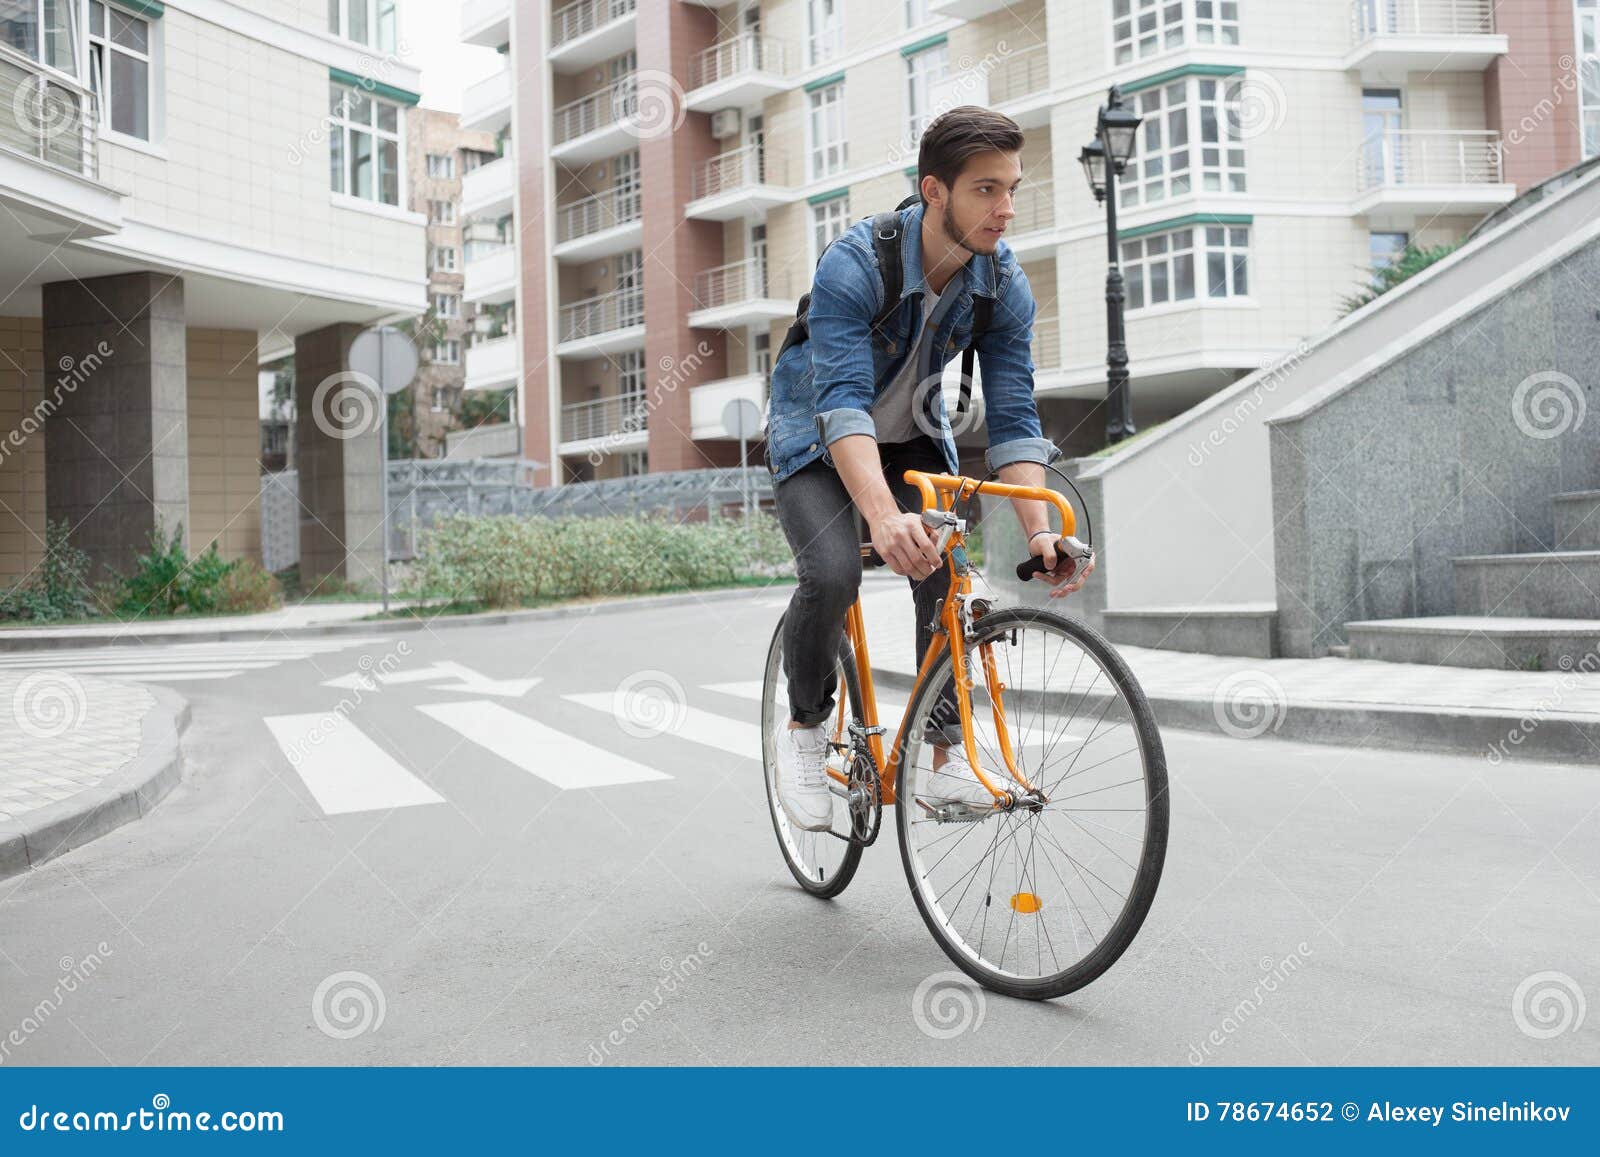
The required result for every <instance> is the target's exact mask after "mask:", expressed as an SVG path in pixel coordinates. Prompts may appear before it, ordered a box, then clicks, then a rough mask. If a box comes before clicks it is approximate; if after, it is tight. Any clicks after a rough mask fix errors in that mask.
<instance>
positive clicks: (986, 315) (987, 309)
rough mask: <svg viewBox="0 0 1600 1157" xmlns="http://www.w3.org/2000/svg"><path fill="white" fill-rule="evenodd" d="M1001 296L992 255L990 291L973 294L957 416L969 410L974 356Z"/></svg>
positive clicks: (963, 357)
mask: <svg viewBox="0 0 1600 1157" xmlns="http://www.w3.org/2000/svg"><path fill="white" fill-rule="evenodd" d="M999 296H1000V289H999V273H998V272H997V271H996V269H995V260H994V258H993V257H992V256H991V257H990V258H989V292H988V293H986V294H984V293H975V294H973V295H972V340H971V341H969V342H968V343H967V348H966V349H964V350H962V351H961V398H960V401H958V402H957V403H956V416H957V417H960V416H961V415H962V414H965V413H966V412H967V405H968V403H969V402H971V401H972V362H973V358H974V356H975V355H976V354H977V351H978V339H979V338H981V337H983V335H984V334H986V333H988V332H989V326H990V324H991V323H992V322H993V321H994V303H995V299H996V298H997V297H999Z"/></svg>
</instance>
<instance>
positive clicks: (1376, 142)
mask: <svg viewBox="0 0 1600 1157" xmlns="http://www.w3.org/2000/svg"><path fill="white" fill-rule="evenodd" d="M1501 161H1502V157H1501V152H1500V134H1499V133H1497V132H1492V131H1481V132H1476V131H1475V132H1430V131H1418V132H1409V131H1404V130H1399V129H1396V130H1394V131H1392V132H1387V133H1383V134H1380V135H1377V136H1372V137H1369V138H1367V140H1366V142H1365V143H1364V144H1363V145H1362V149H1361V161H1360V173H1359V176H1360V190H1361V192H1363V193H1365V192H1368V191H1370V190H1372V189H1380V188H1405V187H1415V186H1421V185H1498V184H1500V183H1501Z"/></svg>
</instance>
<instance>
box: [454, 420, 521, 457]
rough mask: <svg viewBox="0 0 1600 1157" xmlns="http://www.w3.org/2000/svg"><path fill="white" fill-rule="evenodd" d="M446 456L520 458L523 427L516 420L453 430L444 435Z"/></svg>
mask: <svg viewBox="0 0 1600 1157" xmlns="http://www.w3.org/2000/svg"><path fill="white" fill-rule="evenodd" d="M444 456H445V457H446V458H520V457H522V427H521V426H519V425H517V424H516V423H515V422H495V423H492V424H491V425H487V426H472V427H470V428H468V429H465V430H451V431H450V432H449V433H447V434H446V435H445V436H444Z"/></svg>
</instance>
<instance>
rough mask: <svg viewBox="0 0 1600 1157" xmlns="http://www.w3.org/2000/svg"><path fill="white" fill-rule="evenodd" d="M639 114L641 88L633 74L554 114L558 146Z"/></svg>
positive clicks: (570, 102)
mask: <svg viewBox="0 0 1600 1157" xmlns="http://www.w3.org/2000/svg"><path fill="white" fill-rule="evenodd" d="M638 111H639V84H638V81H637V80H636V79H635V78H634V77H633V75H632V74H629V75H628V76H625V77H623V78H622V79H621V80H619V81H615V82H613V83H612V84H608V85H606V86H605V87H604V88H601V89H596V90H595V91H594V92H591V93H590V94H589V95H587V96H580V97H579V98H578V99H577V100H574V101H569V102H568V103H566V104H564V105H561V106H560V107H559V108H557V109H556V111H555V126H556V144H558V145H561V144H565V143H566V142H568V141H572V140H577V139H578V138H579V137H581V136H584V135H586V134H588V133H592V132H594V131H595V130H596V129H601V128H604V127H605V126H606V125H610V124H616V123H617V122H618V121H620V120H625V119H627V118H628V117H630V116H632V115H633V114H634V113H636V112H638Z"/></svg>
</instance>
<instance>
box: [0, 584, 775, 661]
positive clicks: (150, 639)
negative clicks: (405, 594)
mask: <svg viewBox="0 0 1600 1157" xmlns="http://www.w3.org/2000/svg"><path fill="white" fill-rule="evenodd" d="M793 587H794V582H793V580H782V581H777V582H774V583H773V584H772V585H771V587H713V588H711V589H709V590H703V591H679V592H676V593H673V594H668V595H641V596H640V597H638V598H619V599H606V600H603V601H601V602H597V603H563V604H561V605H560V606H554V607H535V608H533V609H531V610H525V611H483V612H480V613H478V614H471V615H438V616H436V617H435V618H431V619H371V620H368V619H347V620H344V621H342V622H333V623H308V624H305V625H304V626H292V627H291V626H285V627H239V628H235V629H233V630H229V629H228V628H227V627H217V628H215V629H207V630H201V631H163V630H159V629H157V630H145V631H134V630H127V629H124V630H121V631H113V630H106V631H103V632H100V633H98V634H93V635H60V636H55V637H45V636H38V635H35V636H33V637H31V638H15V637H12V638H7V637H6V633H5V632H3V631H0V652H6V651H51V650H63V651H64V650H71V649H73V648H75V647H137V646H140V645H142V644H145V643H222V642H258V641H261V640H264V639H282V638H302V639H304V638H326V637H335V638H337V637H338V636H341V635H373V634H381V635H388V634H393V633H395V632H403V631H424V630H437V629H440V628H444V627H498V626H503V625H505V624H508V623H527V622H539V621H541V620H543V619H564V618H572V617H575V616H577V615H611V614H618V613H620V612H622V611H639V610H650V609H652V608H655V607H673V606H679V605H681V604H683V603H690V602H717V601H720V600H723V599H733V598H748V597H750V596H751V595H756V594H760V593H762V592H763V591H767V590H771V589H774V588H776V589H779V590H782V591H783V592H784V593H786V594H787V593H788V592H789V591H790V590H791V589H793Z"/></svg>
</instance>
